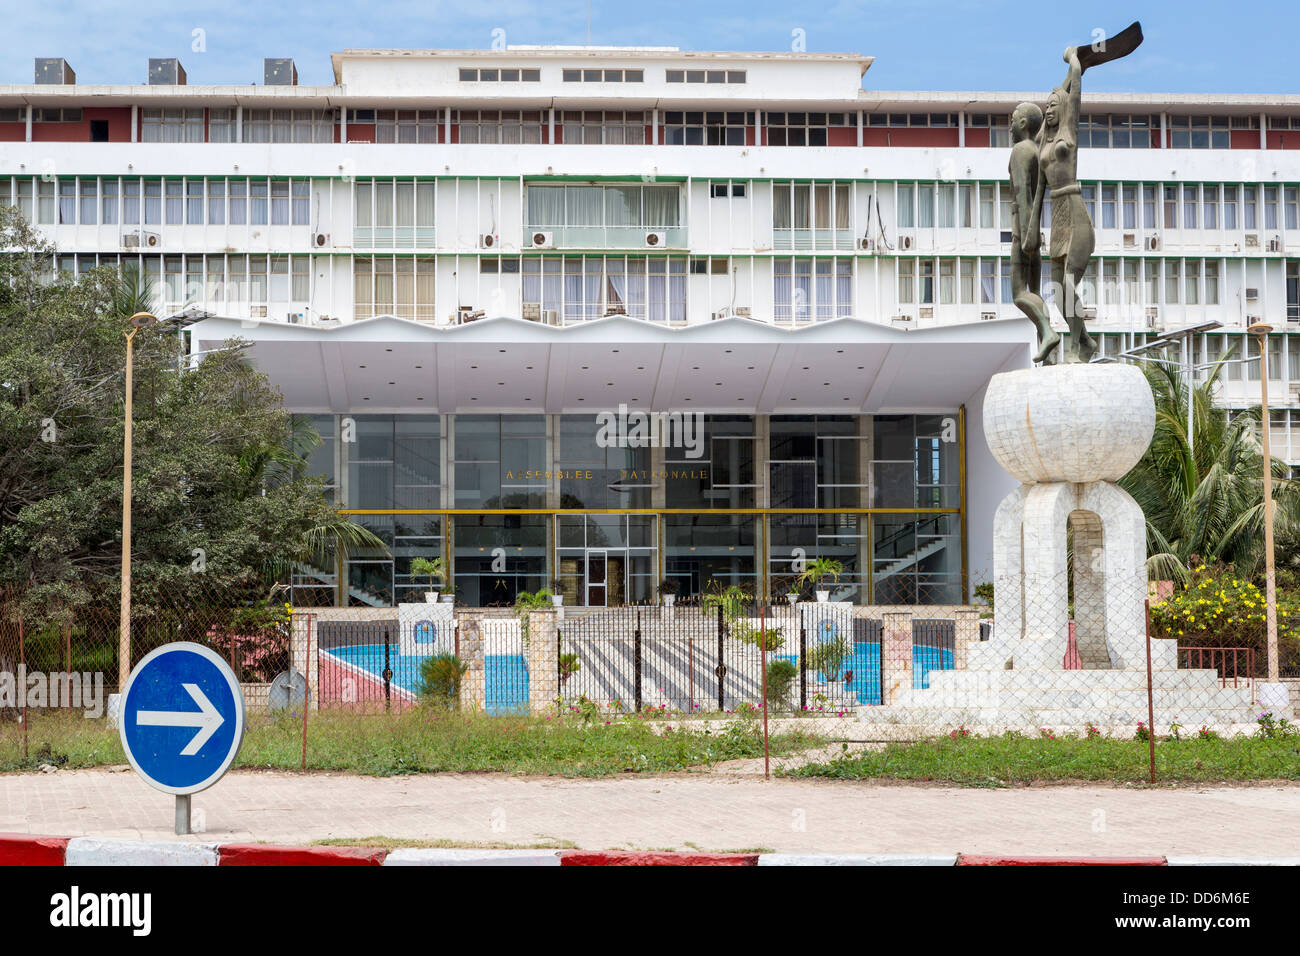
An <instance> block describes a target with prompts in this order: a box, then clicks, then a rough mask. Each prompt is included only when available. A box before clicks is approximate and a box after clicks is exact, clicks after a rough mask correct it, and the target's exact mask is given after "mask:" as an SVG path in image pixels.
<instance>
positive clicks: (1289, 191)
mask: <svg viewBox="0 0 1300 956" xmlns="http://www.w3.org/2000/svg"><path fill="white" fill-rule="evenodd" d="M1283 206H1284V210H1285V212H1284V216H1285V219H1284V221H1285V222H1286V228H1288V229H1300V188H1297V187H1296V186H1287V187H1286V188H1285V189H1284V190H1283Z"/></svg>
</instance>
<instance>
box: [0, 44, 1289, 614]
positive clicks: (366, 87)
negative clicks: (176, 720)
mask: <svg viewBox="0 0 1300 956" xmlns="http://www.w3.org/2000/svg"><path fill="white" fill-rule="evenodd" d="M870 64H871V59H870V58H869V57H861V56H856V55H845V54H808V53H797V54H796V53H789V54H776V53H699V52H685V51H679V50H676V49H668V48H588V47H583V48H559V47H536V48H526V47H522V48H508V49H506V50H501V51H426V50H414V51H404V50H381V51H346V52H343V53H339V54H335V55H334V56H333V67H334V76H335V83H334V85H331V86H318V87H307V86H299V85H297V84H296V71H295V70H294V69H293V66H292V64H291V63H289V62H287V61H267V71H266V75H265V77H264V81H265V82H264V83H263V84H262V85H251V86H219V85H218V86H207V85H205V86H199V85H189V84H188V83H187V82H186V77H185V73H184V70H183V68H181V66H180V64H178V63H176V62H175V61H169V60H160V61H150V70H149V80H150V82H148V83H146V84H142V85H139V86H94V85H85V84H78V83H76V82H75V77H74V76H72V74H71V71H70V70H69V69H67V67H66V64H62V61H38V63H37V81H38V82H36V83H34V84H23V85H7V86H0V201H8V202H10V203H12V204H14V205H15V206H17V207H18V208H19V210H20V211H21V212H22V213H23V215H25V216H26V217H28V218H29V219H30V221H32V222H33V223H34V224H36V225H37V226H39V227H40V228H41V230H42V231H43V232H44V233H45V234H46V235H47V236H48V237H49V238H50V239H51V240H52V241H53V243H54V244H55V246H56V248H57V250H58V259H57V261H58V265H59V267H60V268H62V269H64V270H67V271H69V272H72V273H78V272H81V271H84V270H86V269H89V268H92V267H94V266H96V265H102V264H111V265H134V266H136V267H137V268H139V269H141V270H142V271H143V272H145V273H146V274H148V275H150V276H152V277H153V279H154V282H155V286H156V288H157V289H158V292H159V297H160V300H161V301H160V302H159V304H158V314H159V315H160V316H164V315H182V316H184V317H185V318H184V322H185V323H186V325H187V327H188V330H189V335H190V338H191V342H192V345H193V348H194V350H195V351H196V352H201V351H202V350H203V349H205V348H211V347H217V346H219V345H220V343H221V342H223V341H225V340H226V339H228V338H229V337H231V336H238V337H240V338H243V339H247V340H250V341H252V343H253V345H252V346H251V348H250V354H251V355H252V357H253V359H254V361H256V362H257V363H258V364H259V365H260V366H261V367H262V368H264V369H265V370H266V371H267V372H268V374H270V375H271V377H272V379H273V380H274V381H275V382H276V383H277V384H278V385H279V386H280V387H281V389H282V391H283V392H284V394H285V399H286V403H287V404H288V406H289V407H290V408H291V409H292V410H293V411H295V412H296V413H299V414H301V415H304V416H307V417H309V418H310V420H311V422H312V423H313V424H314V425H315V426H316V428H317V430H318V431H319V432H320V434H321V435H322V438H323V443H322V445H321V447H320V449H319V450H318V451H317V453H316V456H315V458H314V460H313V465H314V467H315V468H316V469H317V470H318V471H319V473H321V474H323V475H325V476H326V478H327V480H328V482H329V485H330V487H331V491H332V494H334V496H335V501H336V503H337V504H338V505H339V506H340V507H342V508H344V509H346V510H347V511H348V512H350V513H352V514H353V515H354V516H355V519H356V520H358V521H361V522H363V523H365V524H367V525H368V526H370V527H372V528H373V529H374V530H375V531H376V532H377V533H378V534H379V535H380V536H381V537H383V538H384V539H385V541H386V542H387V543H388V544H389V552H388V553H385V554H374V555H365V554H354V555H351V556H349V557H348V559H347V560H346V562H344V563H343V564H342V565H341V566H340V567H336V568H329V569H304V572H303V574H302V575H301V576H300V579H299V580H298V581H297V582H296V586H297V590H296V591H295V599H296V600H298V601H300V602H301V603H330V602H344V603H362V604H383V603H391V602H392V601H394V600H403V599H407V598H409V597H412V596H414V595H416V594H418V593H419V592H421V591H423V590H424V586H423V585H422V584H420V583H419V582H417V581H415V580H413V579H412V578H411V575H410V568H409V565H410V560H411V559H412V558H413V557H415V556H419V555H425V556H432V555H441V556H443V557H445V558H446V559H447V560H448V564H449V565H450V566H451V568H452V574H453V581H454V583H455V585H456V587H457V590H458V594H459V595H460V598H461V599H462V600H464V601H467V602H469V603H472V604H490V603H501V602H509V601H511V600H513V597H514V595H515V594H516V593H518V592H519V591H521V590H530V591H531V590H536V589H537V588H539V587H543V586H551V585H552V584H554V585H555V586H556V587H558V588H559V589H560V590H561V591H562V592H563V593H564V594H565V595H566V600H567V601H569V602H570V603H576V604H588V605H599V604H607V603H608V604H612V603H621V602H627V601H639V600H650V599H653V598H654V597H655V595H656V591H657V587H658V585H659V582H660V581H662V580H664V579H672V580H673V581H675V582H676V583H677V584H678V585H679V587H680V592H681V593H683V594H687V595H690V594H699V593H701V592H703V591H705V590H707V589H708V588H710V587H716V586H722V585H726V584H733V583H734V584H741V585H743V586H745V587H746V588H748V589H750V590H752V591H755V592H757V593H761V594H767V595H777V596H779V595H780V594H782V593H784V590H785V589H787V588H788V586H789V580H790V578H791V577H793V576H794V574H795V573H796V572H797V570H798V569H799V568H800V567H801V566H802V564H801V562H803V561H804V560H806V559H807V558H811V557H819V556H821V557H835V558H837V559H839V560H841V561H842V562H843V563H844V564H845V566H846V569H847V570H846V574H845V576H844V578H843V579H842V581H841V588H840V593H841V596H843V597H846V598H852V599H854V600H857V601H860V602H867V603H913V602H918V603H926V602H933V603H944V604H950V603H955V602H959V601H962V600H965V599H967V598H968V596H969V591H970V588H971V587H972V586H973V585H974V584H975V583H977V582H978V581H980V580H983V579H986V578H987V576H988V572H989V571H990V570H991V568H990V565H991V560H990V558H989V549H990V546H989V537H990V527H989V524H990V521H991V511H992V507H993V506H994V504H995V503H996V502H997V500H999V498H1000V497H1001V494H1002V493H1003V492H1005V490H1007V488H1009V484H1008V482H1009V479H1008V478H1007V477H1006V476H1005V475H1004V474H1003V473H1002V472H1001V471H1000V470H999V469H998V468H997V467H996V465H994V464H993V463H992V460H991V459H990V458H989V457H988V454H987V449H986V448H985V447H984V444H983V439H982V435H981V434H980V431H979V420H980V411H981V401H982V395H983V385H984V383H985V382H987V380H988V378H989V376H990V375H992V374H994V373H995V372H997V371H999V370H1002V369H1005V368H1013V367H1022V366H1024V365H1026V364H1028V361H1029V343H1030V341H1031V339H1032V331H1031V330H1030V327H1029V325H1028V323H1027V322H1026V321H1025V320H1023V319H1022V318H1021V317H1020V313H1019V312H1018V311H1017V310H1016V308H1015V306H1014V305H1012V304H1011V302H1010V298H1011V296H1010V270H1009V261H1008V258H1007V256H1008V253H1009V248H1010V243H1009V239H1010V233H1009V229H1010V195H1009V192H1008V188H1007V185H1006V183H1005V182H1004V180H1005V179H1006V164H1007V158H1008V149H1007V148H1008V146H1009V138H1008V130H1007V119H1008V117H1009V115H1010V113H1011V110H1012V109H1013V108H1014V107H1015V105H1016V104H1017V103H1019V102H1020V101H1021V100H1024V99H1034V100H1037V101H1042V100H1043V99H1044V98H1045V93H1041V92H1040V93H981V92H961V93H928V92H917V93H884V92H876V91H872V90H870V89H869V86H868V85H867V84H864V76H865V74H866V73H867V70H868V68H869V66H870ZM1084 114H1085V115H1084V117H1083V122H1082V125H1081V139H1082V145H1084V146H1085V147H1086V148H1085V149H1084V150H1083V151H1082V152H1081V154H1080V163H1079V175H1080V181H1081V183H1082V189H1083V195H1084V201H1085V202H1086V203H1087V205H1088V208H1089V210H1090V212H1091V214H1092V217H1093V220H1094V222H1095V224H1096V229H1097V252H1096V255H1095V257H1094V260H1093V263H1092V268H1091V273H1090V275H1089V276H1088V277H1087V282H1086V283H1085V286H1086V289H1087V295H1088V296H1089V304H1090V306H1091V308H1092V309H1093V311H1094V312H1095V318H1094V320H1093V321H1092V323H1091V327H1093V328H1095V329H1096V331H1097V333H1099V334H1100V337H1101V343H1102V351H1103V352H1104V353H1105V354H1109V355H1118V354H1119V353H1121V352H1123V351H1125V350H1128V349H1131V348H1134V347H1136V346H1138V345H1141V344H1144V343H1146V342H1147V341H1149V340H1150V338H1151V337H1153V336H1155V335H1159V334H1161V333H1163V332H1167V331H1169V330H1173V329H1178V328H1182V327H1186V326H1191V325H1200V324H1202V323H1216V322H1217V323H1219V326H1218V327H1217V328H1214V329H1212V330H1210V331H1207V332H1204V333H1200V334H1197V335H1196V336H1194V337H1192V338H1190V339H1189V344H1190V348H1189V351H1188V353H1187V355H1186V359H1187V361H1189V362H1192V363H1194V364H1207V363H1212V362H1214V361H1216V360H1217V359H1220V358H1223V357H1236V358H1241V359H1246V360H1249V359H1250V358H1252V357H1256V361H1254V362H1250V361H1243V362H1240V363H1236V364H1229V365H1227V366H1225V370H1224V374H1223V385H1222V397H1223V399H1224V401H1225V402H1227V403H1228V404H1229V405H1238V406H1245V405H1249V404H1252V403H1257V402H1258V396H1259V390H1260V381H1259V376H1260V374H1261V362H1259V361H1258V357H1257V355H1256V352H1257V345H1256V344H1255V340H1254V338H1253V337H1251V336H1247V335H1245V333H1244V330H1245V328H1246V326H1247V325H1249V324H1251V323H1253V322H1256V321H1261V320H1262V321H1267V322H1269V323H1270V324H1272V325H1273V327H1274V329H1275V332H1274V333H1273V334H1272V335H1270V336H1269V337H1268V344H1267V349H1268V356H1267V363H1266V364H1267V370H1266V372H1264V374H1266V375H1267V379H1268V383H1269V389H1270V399H1271V401H1272V402H1273V403H1274V408H1275V411H1274V412H1273V421H1272V428H1273V439H1274V444H1273V448H1274V449H1275V454H1277V455H1278V456H1279V457H1285V458H1286V459H1287V460H1288V461H1291V462H1292V463H1300V336H1297V335H1295V334H1293V333H1292V332H1291V329H1293V328H1294V329H1297V330H1300V158H1297V157H1298V156H1300V154H1297V153H1296V152H1295V150H1296V148H1297V147H1300V97H1297V96H1267V97H1265V96H1215V97H1203V96H1186V95H1164V96H1160V95H1133V94H1087V93H1085V96H1084ZM1050 215H1051V210H1050V207H1049V208H1048V209H1046V210H1045V213H1044V229H1045V230H1046V229H1048V228H1050ZM1044 292H1045V294H1046V295H1047V296H1048V297H1049V298H1050V294H1051V293H1050V289H1045V290H1044ZM1061 328H1062V329H1064V325H1063V323H1062V325H1061Z"/></svg>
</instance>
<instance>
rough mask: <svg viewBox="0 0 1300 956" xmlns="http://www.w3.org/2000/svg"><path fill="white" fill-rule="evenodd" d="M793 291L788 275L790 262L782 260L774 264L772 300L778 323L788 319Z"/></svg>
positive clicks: (792, 280)
mask: <svg viewBox="0 0 1300 956" xmlns="http://www.w3.org/2000/svg"><path fill="white" fill-rule="evenodd" d="M793 291H794V279H793V277H792V276H791V275H790V260H788V259H782V260H780V261H779V262H777V263H776V273H775V276H774V278H773V281H772V299H773V304H774V305H775V307H776V310H775V311H776V320H777V321H778V322H781V321H789V319H790V316H791V311H790V310H791V305H792V302H791V296H792V295H793Z"/></svg>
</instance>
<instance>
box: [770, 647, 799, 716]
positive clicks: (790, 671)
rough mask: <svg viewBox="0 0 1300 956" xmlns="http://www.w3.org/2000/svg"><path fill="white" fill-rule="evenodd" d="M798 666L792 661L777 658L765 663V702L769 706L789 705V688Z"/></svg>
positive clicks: (797, 673) (797, 671)
mask: <svg viewBox="0 0 1300 956" xmlns="http://www.w3.org/2000/svg"><path fill="white" fill-rule="evenodd" d="M797 676H799V668H798V667H796V666H795V663H794V661H787V660H785V659H784V658H778V659H776V660H774V661H772V662H770V663H769V664H768V665H767V703H768V706H769V707H772V706H777V707H789V706H791V704H790V690H791V688H792V687H793V686H794V679H795V678H796V677H797Z"/></svg>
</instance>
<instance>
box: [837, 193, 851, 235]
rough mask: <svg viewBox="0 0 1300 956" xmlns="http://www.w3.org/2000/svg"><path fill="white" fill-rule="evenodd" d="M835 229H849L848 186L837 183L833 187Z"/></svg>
mask: <svg viewBox="0 0 1300 956" xmlns="http://www.w3.org/2000/svg"><path fill="white" fill-rule="evenodd" d="M835 228H836V229H848V228H849V184H848V183H839V184H838V185H837V186H836V187H835Z"/></svg>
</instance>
